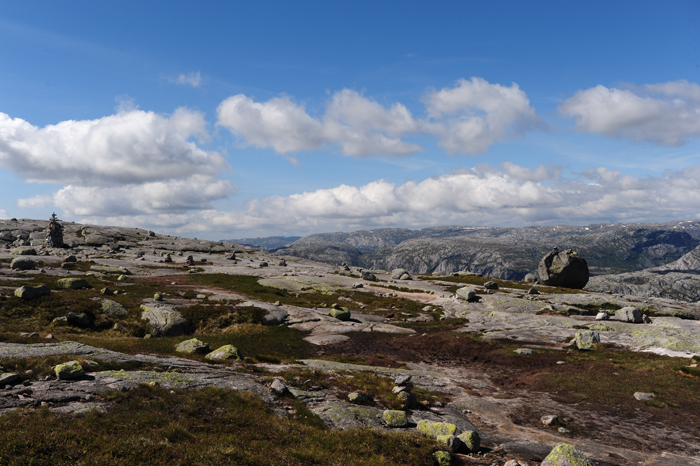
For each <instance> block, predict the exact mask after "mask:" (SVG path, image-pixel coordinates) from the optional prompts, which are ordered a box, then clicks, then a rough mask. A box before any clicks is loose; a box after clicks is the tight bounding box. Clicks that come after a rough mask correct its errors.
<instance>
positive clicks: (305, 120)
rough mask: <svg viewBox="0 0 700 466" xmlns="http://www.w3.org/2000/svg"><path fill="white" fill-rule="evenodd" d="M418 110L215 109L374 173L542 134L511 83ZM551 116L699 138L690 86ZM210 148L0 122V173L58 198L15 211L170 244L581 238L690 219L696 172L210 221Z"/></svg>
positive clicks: (465, 181)
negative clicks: (467, 229)
mask: <svg viewBox="0 0 700 466" xmlns="http://www.w3.org/2000/svg"><path fill="white" fill-rule="evenodd" d="M421 102H422V103H423V105H424V114H423V115H421V116H414V115H413V114H412V113H411V112H410V111H409V110H408V108H407V106H406V105H404V104H402V103H399V102H394V103H391V104H389V105H382V104H380V103H379V102H377V101H376V100H373V99H371V98H368V97H365V96H364V95H363V94H362V93H359V92H357V91H355V90H351V89H342V90H340V91H337V92H334V93H333V94H332V95H331V96H330V98H329V100H328V102H327V104H326V106H325V112H323V114H321V115H311V114H309V112H308V111H307V110H306V109H305V107H304V105H303V104H299V103H296V102H295V100H294V99H293V98H292V97H290V96H285V95H283V96H279V97H273V98H271V99H268V100H267V101H265V102H258V101H255V100H254V99H253V98H252V97H250V96H247V95H244V94H237V95H233V96H231V97H228V98H226V99H225V100H223V101H222V102H221V103H220V104H219V106H218V108H217V121H216V126H218V127H223V128H226V129H227V130H229V131H230V132H231V133H232V134H233V135H235V137H236V138H237V141H238V142H237V144H238V145H239V146H243V147H247V146H252V147H255V148H263V149H264V148H270V149H272V150H274V151H275V152H276V153H279V154H292V153H293V154H297V153H301V152H304V151H314V150H318V149H326V150H330V151H333V150H336V151H338V152H340V153H341V154H343V155H346V156H352V157H370V156H408V155H410V154H415V153H420V152H422V151H424V150H426V149H425V148H424V147H423V146H421V144H419V143H418V142H409V141H407V140H405V139H407V138H411V137H415V136H417V135H418V136H422V137H427V138H432V139H434V140H435V141H436V142H435V145H437V146H438V147H440V148H442V149H443V150H444V151H445V152H446V153H447V154H467V155H474V154H480V153H484V152H487V151H489V149H490V148H491V147H492V146H493V145H494V144H496V143H498V142H503V141H506V140H509V139H512V138H517V137H520V136H522V135H523V134H524V133H526V132H528V131H532V130H534V129H536V128H537V127H538V126H540V123H541V122H540V117H539V116H538V114H537V113H536V111H535V109H534V108H533V106H532V105H531V103H530V101H529V99H528V97H527V94H526V93H525V91H524V90H522V89H520V87H519V86H518V85H517V84H515V83H512V84H510V85H509V86H503V85H500V84H492V83H489V82H487V81H486V80H484V79H481V78H471V79H469V80H467V79H459V80H458V81H457V82H456V84H455V85H454V86H453V87H449V88H443V89H440V90H428V91H427V92H426V93H425V94H424V96H423V98H422V99H421ZM558 110H559V112H560V114H561V115H562V116H563V117H566V118H570V119H573V120H574V128H575V130H577V131H579V132H582V133H595V134H599V135H601V136H605V137H612V138H625V139H630V140H641V141H645V142H647V143H651V144H655V145H661V146H681V145H683V144H686V143H687V142H688V141H690V140H692V139H694V138H697V137H698V136H699V135H700V86H698V85H697V84H694V83H689V82H687V81H683V80H681V81H675V82H667V83H660V84H649V85H643V86H636V87H633V86H629V87H626V88H623V89H617V88H606V87H604V86H601V85H598V86H595V87H593V88H590V89H585V90H581V91H577V92H575V93H574V94H573V95H572V96H571V97H569V98H567V99H565V100H564V101H563V102H562V103H561V104H560V105H559V107H558ZM559 131H567V129H566V128H560V129H559ZM211 137H212V135H211V134H210V132H209V130H208V123H207V121H206V119H205V116H204V114H202V113H201V112H198V111H194V110H191V109H188V108H184V107H180V108H177V109H176V110H175V111H174V112H173V113H172V114H170V115H159V114H156V113H154V112H151V111H143V110H140V109H138V108H122V109H119V110H118V111H117V112H116V113H115V114H113V115H108V116H104V117H102V118H98V119H95V120H82V121H73V120H69V121H63V122H60V123H57V124H55V125H47V126H44V127H43V128H39V127H37V126H34V125H32V124H31V123H30V122H27V121H24V120H22V119H20V118H12V117H11V116H9V115H6V114H4V113H0V167H2V168H3V169H5V170H9V171H11V172H12V173H14V174H15V175H17V176H18V177H21V178H22V179H23V180H25V181H26V182H29V183H54V184H59V185H63V187H62V188H60V189H58V190H57V191H55V192H54V193H53V194H48V195H38V196H32V197H28V198H21V199H19V200H18V204H19V206H20V207H22V208H40V207H46V206H50V205H53V206H56V207H58V208H60V209H62V211H63V212H64V216H69V217H71V218H74V217H79V218H80V220H81V221H87V222H94V223H113V224H129V225H132V224H136V225H146V226H152V227H161V228H166V229H171V230H173V231H212V232H226V231H232V230H234V231H245V232H248V231H252V232H270V233H272V232H279V231H282V230H286V231H288V229H289V225H294V232H301V233H308V232H313V231H328V230H352V229H360V228H375V227H393V226H402V227H415V228H418V227H425V226H430V225H443V224H463V225H503V226H509V225H511V226H517V225H525V224H535V223H579V224H580V223H585V222H589V223H594V222H598V221H626V222H631V221H650V220H671V219H681V218H693V217H697V216H698V212H700V166H690V167H686V168H684V169H680V170H677V171H667V172H665V173H664V174H663V175H661V176H655V177H646V178H640V177H634V176H631V175H626V174H623V173H622V172H621V171H619V170H610V169H608V168H605V167H599V166H592V167H589V168H588V169H586V170H583V171H581V172H579V173H577V174H575V176H564V175H563V170H562V167H561V166H558V165H550V166H545V165H540V166H538V167H536V168H534V169H529V168H526V167H523V166H521V165H519V164H516V163H515V162H504V163H501V164H500V165H497V166H492V165H485V164H480V165H477V166H475V167H472V168H455V169H453V170H452V171H451V172H450V173H447V174H442V175H434V176H429V177H427V178H425V179H422V180H417V181H414V180H410V181H407V182H405V183H403V184H396V183H394V182H392V181H390V180H388V179H385V178H382V179H377V180H375V181H372V182H370V183H367V184H364V185H361V186H351V185H346V184H341V185H339V186H336V187H333V188H328V189H316V190H311V191H305V192H302V193H297V194H292V195H287V196H280V195H273V196H267V197H260V198H254V199H251V200H249V201H248V202H247V205H246V206H245V207H244V208H242V209H237V210H219V209H216V208H214V207H213V204H214V203H215V202H216V201H219V200H222V199H225V198H227V197H228V196H231V195H232V194H234V192H235V191H236V186H235V185H234V184H233V183H231V182H230V181H229V180H227V179H222V176H223V174H224V172H225V171H227V170H228V169H230V165H229V163H228V162H227V161H226V158H225V157H224V156H223V155H222V154H221V153H220V152H218V151H216V150H206V149H204V148H203V145H204V144H206V142H207V141H208V140H210V138H211ZM0 214H2V215H4V216H7V212H5V211H0Z"/></svg>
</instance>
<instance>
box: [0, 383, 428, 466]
mask: <svg viewBox="0 0 700 466" xmlns="http://www.w3.org/2000/svg"><path fill="white" fill-rule="evenodd" d="M103 398H104V401H107V402H109V403H110V404H111V409H110V410H109V411H108V412H107V413H105V414H102V413H89V414H86V415H80V416H75V417H63V416H58V415H55V414H52V413H51V412H49V411H48V410H47V409H45V408H42V409H38V410H35V411H18V412H14V413H12V414H9V415H6V416H2V417H0V445H2V450H1V451H0V464H2V465H29V464H34V465H49V464H50V465H73V464H94V465H98V464H99V465H108V466H109V465H131V464H153V465H176V464H183V465H184V464H187V465H189V464H197V465H220V464H236V465H305V466H306V465H350V464H352V465H380V464H381V465H426V466H427V465H432V456H431V455H432V452H433V451H435V450H437V449H441V447H439V446H437V445H436V443H435V442H434V441H432V440H430V439H428V438H425V437H422V436H418V435H408V434H382V433H377V432H375V431H371V430H367V429H361V430H352V431H342V432H340V431H332V430H326V429H324V428H323V427H322V426H321V425H320V424H319V419H318V418H317V417H315V416H314V415H313V414H312V413H310V412H309V411H308V410H307V409H306V408H305V407H303V406H302V405H301V404H298V403H297V404H295V411H294V413H292V415H291V416H289V418H288V419H280V418H279V417H277V416H276V415H275V414H273V413H271V412H270V411H269V410H268V409H267V408H266V407H265V405H264V403H263V402H262V401H261V400H260V399H257V398H255V397H253V396H251V395H248V394H245V393H236V392H232V391H227V390H222V389H203V390H193V391H188V392H181V391H173V392H171V391H168V390H164V389H161V388H158V387H147V386H141V387H139V388H137V389H134V390H132V391H130V392H127V393H121V392H115V393H109V394H106V395H104V397H103Z"/></svg>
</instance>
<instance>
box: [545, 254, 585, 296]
mask: <svg viewBox="0 0 700 466" xmlns="http://www.w3.org/2000/svg"><path fill="white" fill-rule="evenodd" d="M537 272H538V274H539V276H540V281H541V282H542V283H543V284H545V285H550V286H563V287H566V288H574V289H581V288H583V287H584V286H586V283H588V264H587V263H586V260H585V259H584V258H583V257H581V256H579V255H578V253H576V252H575V251H573V250H571V249H567V250H566V251H564V252H559V249H557V248H554V249H552V250H551V251H549V252H548V253H547V255H545V256H544V257H543V258H542V260H541V261H540V265H539V268H538V269H537Z"/></svg>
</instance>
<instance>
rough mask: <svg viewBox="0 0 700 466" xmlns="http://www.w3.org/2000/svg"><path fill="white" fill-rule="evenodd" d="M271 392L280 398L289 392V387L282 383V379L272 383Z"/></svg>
mask: <svg viewBox="0 0 700 466" xmlns="http://www.w3.org/2000/svg"><path fill="white" fill-rule="evenodd" d="M270 390H272V391H273V392H275V393H276V394H278V395H280V396H282V395H284V394H286V393H287V392H288V391H289V389H288V388H287V385H286V384H285V383H284V382H283V381H282V379H279V378H277V379H275V380H273V381H272V383H271V384H270Z"/></svg>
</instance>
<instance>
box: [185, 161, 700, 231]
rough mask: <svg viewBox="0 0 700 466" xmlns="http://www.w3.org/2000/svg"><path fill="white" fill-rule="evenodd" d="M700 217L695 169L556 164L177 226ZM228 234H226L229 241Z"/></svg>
mask: <svg viewBox="0 0 700 466" xmlns="http://www.w3.org/2000/svg"><path fill="white" fill-rule="evenodd" d="M697 217H700V167H689V168H687V169H685V170H681V171H677V172H671V171H669V172H667V173H665V174H664V175H663V176H659V177H648V178H637V177H634V176H631V175H626V174H623V173H621V172H620V171H617V170H609V169H607V168H604V167H599V168H592V169H589V170H586V171H584V172H583V173H581V174H580V175H579V176H577V177H575V178H573V179H565V178H564V177H563V176H562V174H561V172H560V169H559V168H558V167H545V166H540V167H537V168H535V169H528V168H525V167H520V166H517V165H515V164H512V163H507V164H504V165H503V166H501V167H491V166H487V165H480V166H477V167H474V168H462V169H458V170H454V171H453V172H452V173H449V174H445V175H439V176H433V177H429V178H426V179H424V180H421V181H408V182H406V183H403V184H398V185H397V184H395V183H393V182H391V181H389V180H384V179H382V180H377V181H374V182H371V183H368V184H366V185H363V186H348V185H340V186H337V187H335V188H331V189H319V190H315V191H309V192H303V193H298V194H294V195H290V196H271V197H266V198H261V199H254V200H251V201H249V202H248V204H247V206H246V208H245V209H242V210H237V211H229V212H222V211H217V210H214V209H212V210H204V211H200V212H197V213H194V214H193V216H192V217H191V218H190V219H189V220H185V219H182V218H181V219H180V220H182V221H183V222H184V223H182V224H180V225H179V226H178V228H180V230H181V231H191V230H194V229H202V228H204V229H209V230H210V231H221V232H226V234H229V235H231V232H232V231H234V232H236V233H235V234H239V233H240V234H243V235H245V234H247V233H251V234H256V235H257V234H305V233H311V232H318V231H351V230H356V229H369V228H381V227H407V228H423V227H427V226H435V225H499V226H522V225H531V224H556V223H570V224H586V223H596V222H606V221H609V222H650V221H654V222H656V221H670V220H675V219H678V218H697ZM235 234H234V236H235Z"/></svg>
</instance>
